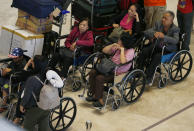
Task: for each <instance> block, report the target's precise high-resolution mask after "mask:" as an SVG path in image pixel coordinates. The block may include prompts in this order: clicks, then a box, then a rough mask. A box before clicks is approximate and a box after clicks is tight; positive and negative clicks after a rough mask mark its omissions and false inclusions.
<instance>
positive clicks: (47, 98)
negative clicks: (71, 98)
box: [32, 76, 60, 110]
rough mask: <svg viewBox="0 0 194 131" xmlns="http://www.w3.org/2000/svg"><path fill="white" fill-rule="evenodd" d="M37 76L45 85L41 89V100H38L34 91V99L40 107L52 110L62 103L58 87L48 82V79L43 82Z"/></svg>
mask: <svg viewBox="0 0 194 131" xmlns="http://www.w3.org/2000/svg"><path fill="white" fill-rule="evenodd" d="M35 78H36V79H37V80H38V81H40V82H41V84H42V85H43V87H42V89H41V90H40V95H39V101H38V100H37V97H36V95H35V94H34V92H32V95H33V97H34V99H35V100H36V103H37V105H38V107H39V108H41V109H43V110H50V109H53V108H55V107H57V106H59V105H60V97H59V92H58V88H55V87H53V86H52V85H51V84H46V81H47V80H45V82H44V83H43V82H42V81H41V80H40V79H39V78H38V77H37V76H35Z"/></svg>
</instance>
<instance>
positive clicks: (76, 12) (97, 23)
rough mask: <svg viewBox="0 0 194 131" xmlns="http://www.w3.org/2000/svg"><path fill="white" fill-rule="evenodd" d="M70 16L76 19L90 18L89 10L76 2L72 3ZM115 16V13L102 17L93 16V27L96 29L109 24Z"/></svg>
mask: <svg viewBox="0 0 194 131" xmlns="http://www.w3.org/2000/svg"><path fill="white" fill-rule="evenodd" d="M72 15H73V16H74V17H75V18H76V19H82V18H84V17H88V18H91V10H88V9H86V8H85V6H82V5H80V4H79V3H78V2H73V3H72ZM115 15H117V13H115V12H113V13H109V14H104V15H98V14H93V27H95V28H98V27H103V26H104V25H107V24H109V22H110V20H111V19H112V18H113V17H114V16H115Z"/></svg>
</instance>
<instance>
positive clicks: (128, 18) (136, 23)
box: [108, 4, 143, 42]
mask: <svg viewBox="0 0 194 131" xmlns="http://www.w3.org/2000/svg"><path fill="white" fill-rule="evenodd" d="M112 23H113V24H112V26H113V27H114V29H113V31H112V33H111V34H110V35H109V36H108V39H109V40H111V41H112V42H117V41H118V39H119V37H120V35H121V34H122V33H123V32H128V33H129V34H134V33H139V32H140V31H141V30H142V28H143V27H142V26H143V22H142V20H141V18H140V6H139V5H138V4H133V5H131V6H130V7H129V9H128V12H125V11H124V12H122V13H121V15H119V16H118V17H116V18H115V19H114V20H113V22H112Z"/></svg>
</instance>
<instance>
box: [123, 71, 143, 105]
mask: <svg viewBox="0 0 194 131" xmlns="http://www.w3.org/2000/svg"><path fill="white" fill-rule="evenodd" d="M145 83H146V79H145V75H144V72H143V71H142V70H139V69H137V70H134V71H132V72H131V73H129V74H128V75H127V77H126V79H125V81H124V84H123V85H122V86H123V98H124V100H125V102H126V103H128V104H130V103H133V102H135V101H137V100H138V99H139V98H140V97H141V95H142V94H143V92H144V88H145Z"/></svg>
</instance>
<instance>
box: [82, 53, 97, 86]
mask: <svg viewBox="0 0 194 131" xmlns="http://www.w3.org/2000/svg"><path fill="white" fill-rule="evenodd" d="M97 55H98V53H93V54H92V55H90V56H89V57H88V58H87V59H86V61H85V62H84V64H83V66H82V71H81V77H82V80H83V82H84V83H88V82H89V80H88V79H89V72H90V71H91V70H92V69H94V65H95V62H94V58H95V57H96V56H97Z"/></svg>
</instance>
